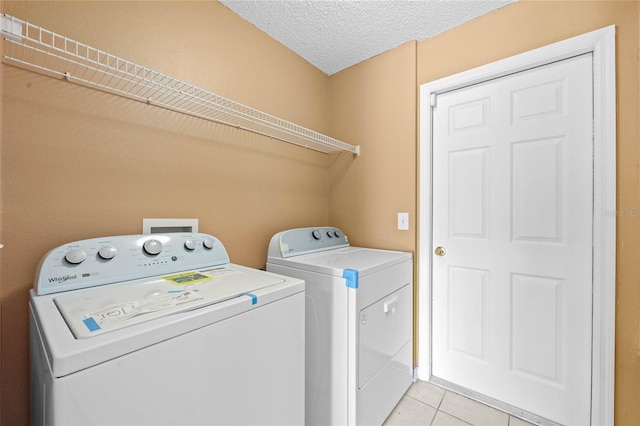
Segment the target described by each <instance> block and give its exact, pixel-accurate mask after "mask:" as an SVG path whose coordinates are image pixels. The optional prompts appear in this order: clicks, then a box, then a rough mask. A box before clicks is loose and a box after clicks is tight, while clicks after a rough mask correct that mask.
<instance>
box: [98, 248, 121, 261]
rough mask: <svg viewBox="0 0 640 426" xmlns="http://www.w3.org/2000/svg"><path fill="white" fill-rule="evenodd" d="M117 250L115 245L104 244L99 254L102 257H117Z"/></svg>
mask: <svg viewBox="0 0 640 426" xmlns="http://www.w3.org/2000/svg"><path fill="white" fill-rule="evenodd" d="M117 252H118V251H117V250H116V248H115V247H114V246H104V247H100V250H98V256H100V258H101V259H104V260H110V259H113V258H114V257H116V253H117Z"/></svg>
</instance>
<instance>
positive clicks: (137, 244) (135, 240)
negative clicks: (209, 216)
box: [35, 233, 229, 295]
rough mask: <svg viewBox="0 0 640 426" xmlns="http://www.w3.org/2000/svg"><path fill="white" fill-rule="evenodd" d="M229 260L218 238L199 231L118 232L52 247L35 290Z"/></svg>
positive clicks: (45, 291) (69, 287)
mask: <svg viewBox="0 0 640 426" xmlns="http://www.w3.org/2000/svg"><path fill="white" fill-rule="evenodd" d="M228 263H229V255H228V254H227V250H226V249H225V248H224V246H223V245H222V243H221V242H220V240H218V239H217V238H216V237H214V236H212V235H208V234H202V233H170V234H151V235H119V236H114V237H102V238H93V239H89V240H82V241H76V242H73V243H68V244H64V245H62V246H60V247H56V248H54V249H53V250H51V251H50V252H49V253H47V254H46V255H45V256H44V257H43V259H42V260H41V261H40V266H39V267H38V272H37V274H36V282H35V288H36V293H37V294H39V295H40V294H50V293H59V292H63V291H68V290H76V289H80V288H86V287H95V286H99V285H104V284H112V283H116V282H121V281H128V280H133V279H138V278H145V277H151V276H155V275H163V274H170V273H174V272H181V271H187V270H195V269H204V268H209V267H213V266H218V265H225V264H228Z"/></svg>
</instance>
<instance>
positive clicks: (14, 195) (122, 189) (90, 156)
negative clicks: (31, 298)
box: [0, 1, 330, 426]
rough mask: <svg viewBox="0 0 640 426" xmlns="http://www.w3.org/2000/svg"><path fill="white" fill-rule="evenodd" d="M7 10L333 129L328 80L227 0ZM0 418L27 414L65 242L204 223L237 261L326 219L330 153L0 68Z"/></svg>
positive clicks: (262, 254) (33, 5)
mask: <svg viewBox="0 0 640 426" xmlns="http://www.w3.org/2000/svg"><path fill="white" fill-rule="evenodd" d="M2 12H3V13H8V14H12V15H14V16H16V17H19V18H21V19H25V20H28V21H30V22H33V23H35V24H37V25H40V26H43V27H44V28H47V29H51V30H54V31H56V32H59V33H61V34H65V35H67V36H69V37H71V38H74V39H77V40H79V41H82V42H85V43H87V44H89V45H92V46H94V47H97V48H101V49H104V50H106V51H108V52H110V53H113V54H116V55H120V56H122V57H125V58H127V59H130V60H132V61H134V62H138V63H140V64H143V65H146V66H148V67H151V68H154V69H157V70H160V71H162V72H165V73H167V74H170V75H173V76H175V77H178V78H181V79H184V80H186V81H189V82H191V83H194V84H196V85H199V86H201V87H204V88H207V89H210V90H212V91H214V92H217V93H219V94H222V95H225V96H228V97H230V98H232V99H234V100H236V101H239V102H242V103H245V104H248V105H250V106H253V107H255V108H258V109H261V110H264V111H265V112H269V113H271V114H274V115H276V116H279V117H281V118H284V119H287V120H290V121H293V122H296V123H298V124H301V125H303V126H307V127H310V128H312V129H313V130H317V131H320V132H326V127H327V118H328V117H327V109H326V107H327V96H328V77H327V76H326V75H325V74H323V73H322V72H320V71H318V70H317V69H315V68H314V67H312V66H311V65H310V64H309V63H307V62H306V61H304V60H302V59H301V58H300V57H298V56H297V55H295V54H293V53H292V52H291V51H290V50H288V49H286V48H284V47H283V46H282V45H280V44H279V43H277V42H275V41H274V40H273V39H271V38H269V37H267V36H266V35H265V34H263V33H262V32H260V31H258V30H257V29H256V28H255V27H253V26H252V25H250V24H248V23H246V22H245V21H243V20H241V19H240V18H239V17H238V16H237V15H235V14H233V13H232V12H231V11H229V10H228V9H226V8H225V7H223V6H221V5H220V4H219V3H216V2H13V1H11V2H3V3H2ZM2 73H3V109H2V120H3V127H2V134H1V137H2V140H1V143H2V151H1V159H2V162H1V163H0V167H1V169H0V170H1V172H2V175H1V187H0V188H1V202H2V208H1V212H0V213H1V214H2V228H1V235H0V242H2V243H3V244H4V245H5V247H4V249H2V259H1V260H2V275H1V276H0V280H1V281H0V282H1V288H0V290H1V293H0V295H1V298H2V299H1V301H2V304H1V309H2V310H1V314H2V321H1V333H2V334H1V337H2V353H1V359H2V368H1V380H2V388H1V392H0V393H1V404H2V422H3V423H2V424H6V425H12V426H14V425H26V424H28V421H29V352H28V336H29V331H28V308H27V302H28V290H29V288H30V287H31V285H32V280H33V276H34V273H35V271H36V266H37V264H38V261H39V260H40V258H41V257H42V256H43V255H44V254H45V253H46V252H47V251H48V250H49V249H51V248H53V247H55V246H57V245H60V244H63V243H65V242H69V241H73V240H77V239H84V238H91V237H97V236H104V235H117V234H130V233H139V232H141V225H142V218H144V217H166V218H170V217H187V218H199V219H200V230H201V231H202V232H208V233H212V234H214V235H216V236H217V237H219V238H220V239H221V240H222V242H223V243H224V244H225V246H226V247H227V249H228V251H229V255H230V257H231V260H232V262H236V263H240V264H245V265H248V266H254V267H264V264H265V259H266V251H267V244H268V242H269V238H270V237H271V235H273V233H275V232H277V231H279V230H281V229H284V228H291V227H297V226H313V225H326V224H327V222H328V205H329V199H328V187H329V172H328V167H329V160H330V156H328V155H325V154H320V153H316V152H313V151H308V150H305V149H302V148H299V147H295V146H293V145H287V144H285V143H282V142H279V141H275V140H269V139H267V138H265V137H260V136H256V135H253V134H248V133H245V132H243V131H238V130H236V129H234V128H229V127H224V126H221V125H217V124H213V123H209V122H206V121H203V120H199V119H195V118H191V117H187V116H183V115H179V114H176V113H172V112H169V111H167V110H163V109H160V108H156V107H152V106H148V105H146V104H143V103H137V102H135V101H130V100H127V99H124V98H120V97H116V96H113V95H109V94H105V93H102V92H98V91H94V90H91V89H86V88H83V87H80V86H78V85H74V84H70V83H67V82H65V81H62V80H57V79H53V78H49V77H44V76H41V75H39V74H36V73H32V72H28V71H24V70H21V69H18V68H15V67H12V66H8V65H5V64H3V65H2Z"/></svg>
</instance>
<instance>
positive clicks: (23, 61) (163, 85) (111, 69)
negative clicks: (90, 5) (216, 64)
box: [0, 14, 360, 155]
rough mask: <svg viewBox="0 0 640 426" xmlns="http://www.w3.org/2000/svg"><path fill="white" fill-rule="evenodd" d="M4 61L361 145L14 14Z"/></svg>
mask: <svg viewBox="0 0 640 426" xmlns="http://www.w3.org/2000/svg"><path fill="white" fill-rule="evenodd" d="M0 24H1V25H0V28H1V32H2V36H3V39H4V41H3V43H4V46H3V61H4V62H5V63H8V64H12V65H16V66H19V67H22V68H26V69H29V70H32V71H35V72H39V73H42V74H46V75H51V76H55V77H58V78H60V77H62V78H65V79H66V80H67V81H69V82H72V83H77V84H82V85H85V86H88V87H92V88H95V89H99V90H102V91H106V92H109V93H113V94H117V95H120V96H124V97H127V98H130V99H134V100H137V101H141V102H145V103H147V104H150V105H156V106H160V107H163V108H167V109H170V110H173V111H177V112H180V113H183V114H188V115H191V116H194V117H199V118H202V119H205V120H209V121H213V122H216V123H221V124H225V125H228V126H233V127H236V128H239V129H243V130H247V131H249V132H253V133H257V134H260V135H264V136H268V137H271V138H274V139H277V140H280V141H283V142H287V143H291V144H294V145H298V146H302V147H305V148H308V149H312V150H315V151H320V152H325V153H329V152H335V151H349V152H351V153H353V154H355V155H359V151H360V149H359V148H360V147H359V146H353V145H349V144H347V143H345V142H342V141H340V140H337V139H334V138H331V137H329V136H326V135H323V134H321V133H318V132H315V131H313V130H309V129H307V128H304V127H302V126H299V125H297V124H294V123H291V122H289V121H286V120H283V119H280V118H278V117H275V116H273V115H270V114H267V113H265V112H262V111H259V110H256V109H253V108H251V107H248V106H246V105H243V104H240V103H238V102H235V101H232V100H231V99H228V98H225V97H223V96H220V95H217V94H215V93H213V92H210V91H208V90H205V89H202V88H199V87H197V86H194V85H192V84H190V83H187V82H184V81H181V80H178V79H176V78H173V77H171V76H168V75H166V74H163V73H160V72H158V71H154V70H153V69H150V68H147V67H144V66H142V65H138V64H135V63H133V62H131V61H128V60H126V59H122V58H119V57H117V56H114V55H112V54H110V53H107V52H104V51H101V50H99V49H95V48H93V47H90V46H87V45H86V44H83V43H80V42H77V41H75V40H72V39H69V38H67V37H65V36H62V35H59V34H56V33H54V32H52V31H49V30H46V29H44V28H41V27H38V26H36V25H33V24H30V23H28V22H26V21H22V20H20V19H18V18H15V17H13V16H10V15H5V14H3V15H0Z"/></svg>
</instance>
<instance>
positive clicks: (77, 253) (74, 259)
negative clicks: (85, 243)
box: [64, 249, 87, 265]
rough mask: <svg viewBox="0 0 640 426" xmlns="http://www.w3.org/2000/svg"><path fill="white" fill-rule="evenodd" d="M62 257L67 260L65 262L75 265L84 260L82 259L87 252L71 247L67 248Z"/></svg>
mask: <svg viewBox="0 0 640 426" xmlns="http://www.w3.org/2000/svg"><path fill="white" fill-rule="evenodd" d="M64 258H65V259H66V260H67V262H69V263H71V264H74V265H77V264H79V263H82V262H84V260H85V259H86V258H87V254H86V253H85V252H84V251H83V250H80V249H73V250H69V251H68V252H67V253H66V254H65V255H64Z"/></svg>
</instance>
